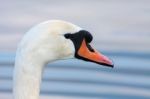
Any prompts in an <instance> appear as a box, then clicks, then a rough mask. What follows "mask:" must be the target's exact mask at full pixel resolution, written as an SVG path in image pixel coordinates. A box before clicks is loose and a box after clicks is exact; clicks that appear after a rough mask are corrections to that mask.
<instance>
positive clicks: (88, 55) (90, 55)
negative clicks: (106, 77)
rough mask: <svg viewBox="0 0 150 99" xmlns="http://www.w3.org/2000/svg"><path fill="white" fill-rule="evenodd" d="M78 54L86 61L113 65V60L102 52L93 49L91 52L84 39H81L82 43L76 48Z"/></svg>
mask: <svg viewBox="0 0 150 99" xmlns="http://www.w3.org/2000/svg"><path fill="white" fill-rule="evenodd" d="M78 55H79V56H80V57H83V58H84V59H86V60H87V61H91V62H94V63H97V64H100V65H105V66H109V67H113V66H114V65H113V62H112V61H111V60H110V59H109V58H108V57H106V56H104V55H103V54H101V53H99V52H98V51H96V50H94V51H93V52H92V51H90V50H89V48H88V47H87V44H86V41H85V39H84V40H83V41H82V44H81V46H80V48H79V50H78Z"/></svg>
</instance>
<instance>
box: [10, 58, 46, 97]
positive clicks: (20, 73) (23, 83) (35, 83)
mask: <svg viewBox="0 0 150 99" xmlns="http://www.w3.org/2000/svg"><path fill="white" fill-rule="evenodd" d="M16 60H17V61H16V62H15V70H14V77H13V79H14V82H13V83H14V86H13V87H14V88H13V95H14V99H39V93H40V84H41V77H42V71H43V66H41V65H42V64H37V63H33V62H32V63H31V62H30V61H27V60H25V59H24V58H22V57H17V58H16Z"/></svg>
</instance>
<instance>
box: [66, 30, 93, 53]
mask: <svg viewBox="0 0 150 99" xmlns="http://www.w3.org/2000/svg"><path fill="white" fill-rule="evenodd" d="M64 36H65V38H67V39H71V40H72V41H73V43H74V46H75V50H76V52H78V50H79V48H80V46H81V44H82V41H83V39H85V40H86V43H87V47H88V48H89V50H90V51H92V52H93V51H94V50H93V49H92V47H91V46H90V45H89V44H88V43H90V42H91V41H92V39H93V36H92V35H91V34H90V33H89V32H88V31H86V30H81V31H79V32H76V33H73V34H71V33H67V34H65V35H64Z"/></svg>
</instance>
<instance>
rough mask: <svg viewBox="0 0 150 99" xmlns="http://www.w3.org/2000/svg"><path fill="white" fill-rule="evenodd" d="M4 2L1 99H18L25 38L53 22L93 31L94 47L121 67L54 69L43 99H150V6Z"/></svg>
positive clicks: (74, 0)
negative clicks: (15, 90) (17, 66)
mask: <svg viewBox="0 0 150 99" xmlns="http://www.w3.org/2000/svg"><path fill="white" fill-rule="evenodd" d="M0 1H1V3H0V12H1V13H0V99H12V72H13V65H14V58H15V51H16V48H17V44H18V43H19V41H20V40H21V38H22V36H23V35H24V33H25V32H26V31H28V30H29V29H30V28H31V27H32V26H34V25H36V24H38V23H40V22H43V21H46V20H51V19H61V20H66V21H69V22H72V23H74V24H77V25H79V26H81V27H82V28H84V29H86V30H88V31H90V32H91V33H92V34H93V36H94V40H93V42H92V44H93V45H94V46H95V47H96V48H97V49H98V50H99V51H101V52H102V53H104V54H105V55H107V56H109V57H111V58H112V59H113V61H114V64H115V67H114V68H113V69H112V68H107V67H103V66H99V65H96V64H92V63H88V62H83V61H79V60H65V61H58V62H54V63H51V64H48V66H47V67H46V69H45V72H44V76H43V82H42V88H41V96H42V97H41V98H42V99H50V98H52V99H127V98H128V99H150V1H149V0H82V1H81V0H63V1H60V0H59V1H58V0H43V1H37V0H30V1H29V0H22V1H21V0H20V1H19V0H12V1H10V0H0ZM62 64H63V65H62Z"/></svg>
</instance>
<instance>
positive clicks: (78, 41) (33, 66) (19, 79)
mask: <svg viewBox="0 0 150 99" xmlns="http://www.w3.org/2000/svg"><path fill="white" fill-rule="evenodd" d="M92 39H93V37H92V35H91V34H90V33H89V32H88V31H86V30H83V29H82V28H80V27H78V26H76V25H74V24H72V23H69V22H65V21H61V20H50V21H47V22H43V23H40V24H38V25H36V26H34V27H33V28H32V29H30V30H29V31H28V32H27V33H26V34H25V36H24V37H23V39H22V41H21V43H20V44H19V46H18V49H17V52H16V59H15V60H16V61H15V69H14V75H13V81H14V82H13V84H14V85H13V96H14V99H39V92H40V83H41V77H42V71H43V69H44V66H45V65H46V64H47V63H48V62H52V61H56V60H60V59H68V58H77V59H81V60H85V61H90V62H94V63H97V64H101V65H105V66H109V67H113V63H112V61H111V60H110V59H108V58H107V57H106V56H104V55H102V54H101V53H99V52H97V51H96V50H95V49H93V48H92V47H91V46H90V44H89V43H90V42H91V41H92Z"/></svg>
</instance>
